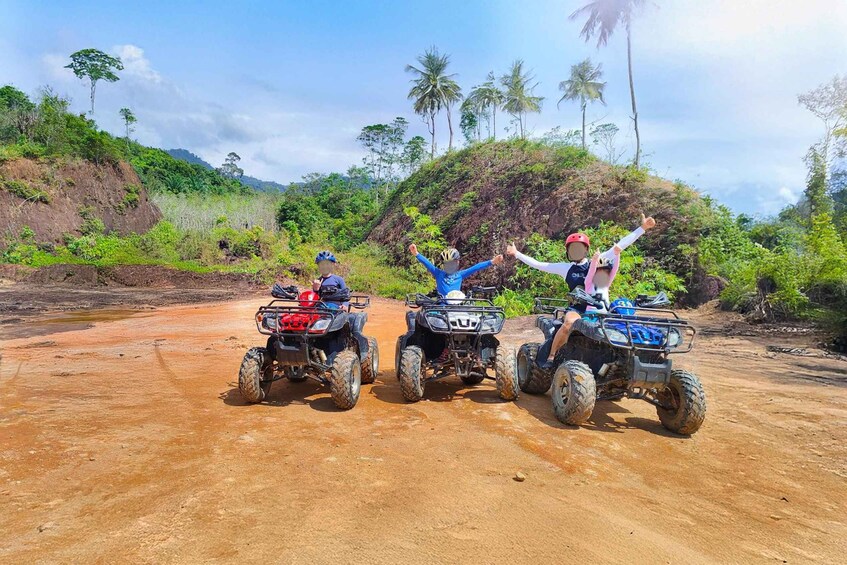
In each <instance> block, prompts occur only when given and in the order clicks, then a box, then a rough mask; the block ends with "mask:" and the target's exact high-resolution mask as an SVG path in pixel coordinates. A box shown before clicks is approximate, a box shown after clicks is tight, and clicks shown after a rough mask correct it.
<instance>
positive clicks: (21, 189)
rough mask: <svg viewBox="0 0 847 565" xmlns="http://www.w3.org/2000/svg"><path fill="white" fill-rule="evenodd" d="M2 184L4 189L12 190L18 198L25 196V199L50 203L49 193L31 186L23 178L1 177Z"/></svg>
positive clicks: (0, 183)
mask: <svg viewBox="0 0 847 565" xmlns="http://www.w3.org/2000/svg"><path fill="white" fill-rule="evenodd" d="M0 186H2V187H3V189H4V190H6V191H7V192H10V193H12V194H14V195H15V196H17V197H18V198H23V199H24V200H30V201H32V202H42V203H44V204H49V203H50V195H49V194H47V193H46V192H44V191H43V190H39V189H37V188H35V187H33V186H30V185H29V184H28V183H26V182H24V181H22V180H2V179H0Z"/></svg>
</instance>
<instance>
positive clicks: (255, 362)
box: [238, 347, 273, 403]
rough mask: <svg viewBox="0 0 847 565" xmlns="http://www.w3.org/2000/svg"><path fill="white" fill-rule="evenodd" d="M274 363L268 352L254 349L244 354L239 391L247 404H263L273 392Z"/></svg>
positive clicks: (258, 348)
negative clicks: (269, 393)
mask: <svg viewBox="0 0 847 565" xmlns="http://www.w3.org/2000/svg"><path fill="white" fill-rule="evenodd" d="M272 378H273V363H272V362H271V360H270V355H269V354H268V350H267V349H265V348H264V347H253V348H251V349H250V350H248V351H247V353H245V354H244V359H242V361H241V369H239V371H238V390H239V392H241V396H243V397H244V400H246V401H247V402H253V403H256V402H261V401H262V400H264V398H265V397H266V396H267V395H268V392H270V390H271V379H272Z"/></svg>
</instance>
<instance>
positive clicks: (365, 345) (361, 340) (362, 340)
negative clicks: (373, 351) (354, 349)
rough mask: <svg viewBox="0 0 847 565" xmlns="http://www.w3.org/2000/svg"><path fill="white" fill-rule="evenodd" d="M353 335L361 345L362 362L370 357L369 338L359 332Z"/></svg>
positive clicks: (360, 356)
mask: <svg viewBox="0 0 847 565" xmlns="http://www.w3.org/2000/svg"><path fill="white" fill-rule="evenodd" d="M353 337H354V338H355V339H356V343H357V344H358V345H359V360H360V362H363V361H364V360H365V359H367V357H368V349H369V347H368V338H366V337H365V336H363V335H362V334H360V333H358V332H356V333H354V334H353Z"/></svg>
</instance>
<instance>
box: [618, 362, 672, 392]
mask: <svg viewBox="0 0 847 565" xmlns="http://www.w3.org/2000/svg"><path fill="white" fill-rule="evenodd" d="M672 365H673V363H672V362H671V360H670V359H665V360H664V361H663V362H662V363H645V362H643V361H641V360H640V359H639V358H638V356H637V355H633V356H632V377H631V378H630V382H629V386H630V387H639V388H658V387H659V386H660V385H665V384H667V383H668V382H670V380H671V369H672Z"/></svg>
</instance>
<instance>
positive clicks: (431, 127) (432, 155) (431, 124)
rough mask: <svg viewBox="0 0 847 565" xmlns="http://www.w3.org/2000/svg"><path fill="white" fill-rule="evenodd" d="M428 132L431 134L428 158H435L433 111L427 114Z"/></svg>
mask: <svg viewBox="0 0 847 565" xmlns="http://www.w3.org/2000/svg"><path fill="white" fill-rule="evenodd" d="M429 125H430V128H429V134H430V135H431V136H432V144H431V145H430V151H429V158H430V159H435V113H433V112H430V114H429Z"/></svg>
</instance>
